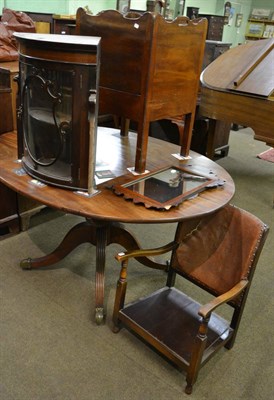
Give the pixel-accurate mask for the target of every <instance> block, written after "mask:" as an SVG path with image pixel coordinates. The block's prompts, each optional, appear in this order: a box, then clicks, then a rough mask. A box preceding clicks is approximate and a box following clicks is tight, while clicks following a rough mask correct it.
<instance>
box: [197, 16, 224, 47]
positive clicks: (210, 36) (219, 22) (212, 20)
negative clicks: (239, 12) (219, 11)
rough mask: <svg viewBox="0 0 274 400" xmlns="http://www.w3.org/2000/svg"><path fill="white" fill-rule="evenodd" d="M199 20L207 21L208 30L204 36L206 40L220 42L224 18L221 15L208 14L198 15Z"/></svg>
mask: <svg viewBox="0 0 274 400" xmlns="http://www.w3.org/2000/svg"><path fill="white" fill-rule="evenodd" d="M199 18H207V20H208V28H207V34H206V38H207V40H219V41H222V39H223V30H224V24H225V17H224V16H222V15H210V14H200V13H199Z"/></svg>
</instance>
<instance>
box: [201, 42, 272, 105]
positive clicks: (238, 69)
mask: <svg viewBox="0 0 274 400" xmlns="http://www.w3.org/2000/svg"><path fill="white" fill-rule="evenodd" d="M201 82H202V85H204V86H206V87H208V88H210V89H213V90H221V91H223V90H224V91H232V92H234V93H237V94H246V95H251V96H259V97H263V98H267V99H268V100H273V101H274V38H272V39H263V40H258V41H252V42H248V43H246V44H242V45H239V46H237V47H234V48H231V49H229V50H228V51H226V52H225V53H223V54H222V55H221V56H220V57H218V58H217V59H216V60H214V61H213V62H212V63H211V64H209V66H208V67H207V68H206V69H205V70H204V71H203V72H202V74H201Z"/></svg>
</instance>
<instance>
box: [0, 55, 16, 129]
mask: <svg viewBox="0 0 274 400" xmlns="http://www.w3.org/2000/svg"><path fill="white" fill-rule="evenodd" d="M18 73H19V63H18V61H7V62H1V63H0V86H2V87H3V86H4V87H5V88H6V89H8V90H9V92H10V96H11V108H10V107H9V105H8V104H5V108H2V107H1V114H2V116H3V115H4V116H5V118H8V119H9V118H10V116H9V115H10V112H12V113H11V115H12V124H11V125H10V124H9V129H8V130H6V131H5V132H8V131H12V130H13V129H16V96H17V91H18V87H17V83H16V82H15V80H14V78H15V77H16V76H17V75H18ZM8 102H9V101H8ZM4 110H6V111H5V112H4ZM8 114H9V115H8ZM2 118H3V117H1V119H2Z"/></svg>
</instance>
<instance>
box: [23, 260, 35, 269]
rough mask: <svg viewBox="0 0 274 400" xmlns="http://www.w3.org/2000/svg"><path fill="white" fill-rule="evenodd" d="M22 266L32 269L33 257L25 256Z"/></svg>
mask: <svg viewBox="0 0 274 400" xmlns="http://www.w3.org/2000/svg"><path fill="white" fill-rule="evenodd" d="M20 267H21V268H22V269H32V265H31V258H25V259H24V260H22V261H21V262H20Z"/></svg>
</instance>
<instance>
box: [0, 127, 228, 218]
mask: <svg viewBox="0 0 274 400" xmlns="http://www.w3.org/2000/svg"><path fill="white" fill-rule="evenodd" d="M135 146H136V135H135V134H132V133H131V134H130V135H129V136H128V137H121V136H120V133H119V131H118V130H114V129H109V128H99V129H98V149H97V161H98V160H99V161H100V162H101V161H102V160H103V162H104V163H105V164H106V169H110V170H111V171H112V172H113V173H114V174H115V176H120V175H123V174H125V175H124V176H123V178H119V179H115V181H116V182H119V183H121V182H122V181H123V182H126V181H129V180H131V179H132V174H131V173H130V172H128V171H127V168H128V167H134V149H135ZM0 148H1V154H3V153H4V154H5V155H6V156H5V160H3V158H2V157H1V161H0V171H1V172H0V180H1V182H2V183H4V184H5V185H7V186H9V187H10V188H12V189H14V190H16V191H17V192H18V193H20V194H22V195H24V196H27V197H29V198H31V199H34V200H37V201H39V202H41V203H42V204H45V205H48V206H50V207H53V208H56V209H60V210H63V211H65V212H68V213H72V214H76V215H81V216H83V217H86V218H95V219H97V220H102V221H106V220H109V221H119V222H129V223H157V222H177V221H179V220H184V219H189V218H192V217H194V216H197V215H204V214H208V213H211V212H214V211H216V210H217V209H219V208H220V207H223V206H224V205H225V204H227V203H229V202H230V200H231V198H232V196H233V194H234V189H235V188H234V183H233V180H232V178H231V177H230V175H229V174H228V173H227V172H226V171H225V170H224V169H223V168H222V167H221V166H220V165H218V164H216V163H215V162H213V161H211V160H209V159H208V158H206V157H204V156H201V155H199V154H197V153H194V152H191V155H192V159H191V160H184V161H179V160H178V159H176V158H175V157H173V156H172V154H174V153H178V152H179V150H180V148H179V146H176V145H173V144H171V143H167V142H163V141H161V140H158V139H154V138H150V139H149V146H148V163H147V164H148V165H147V167H148V169H149V171H154V170H156V169H158V168H161V167H165V166H169V165H174V166H176V165H180V166H183V167H186V168H189V167H190V166H191V168H193V170H194V171H195V172H197V173H200V174H205V175H208V174H209V175H211V176H214V174H216V175H217V176H218V177H219V178H220V179H223V180H225V181H226V183H225V185H224V186H223V187H221V188H217V189H212V190H207V191H205V192H203V193H201V194H200V195H199V196H198V197H197V198H196V199H193V200H189V201H186V202H184V203H183V204H181V205H180V206H178V207H174V208H171V209H170V210H169V211H166V212H160V211H156V210H153V209H146V208H145V207H144V206H143V205H134V204H133V203H132V202H131V201H126V200H125V199H124V198H122V197H119V196H117V195H115V194H114V193H113V192H112V191H111V190H110V189H109V188H108V186H109V184H110V181H109V182H107V183H102V184H99V185H98V189H99V192H98V194H96V195H94V196H93V197H90V198H87V197H85V196H82V195H78V194H75V192H73V191H71V190H68V189H61V188H56V187H53V186H46V187H42V188H39V187H35V186H34V185H32V184H31V183H30V180H31V178H30V177H29V176H28V175H25V176H19V175H17V174H16V173H15V172H14V170H15V169H18V168H20V164H18V163H16V162H15V160H16V136H15V134H14V133H7V134H3V135H1V137H0Z"/></svg>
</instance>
